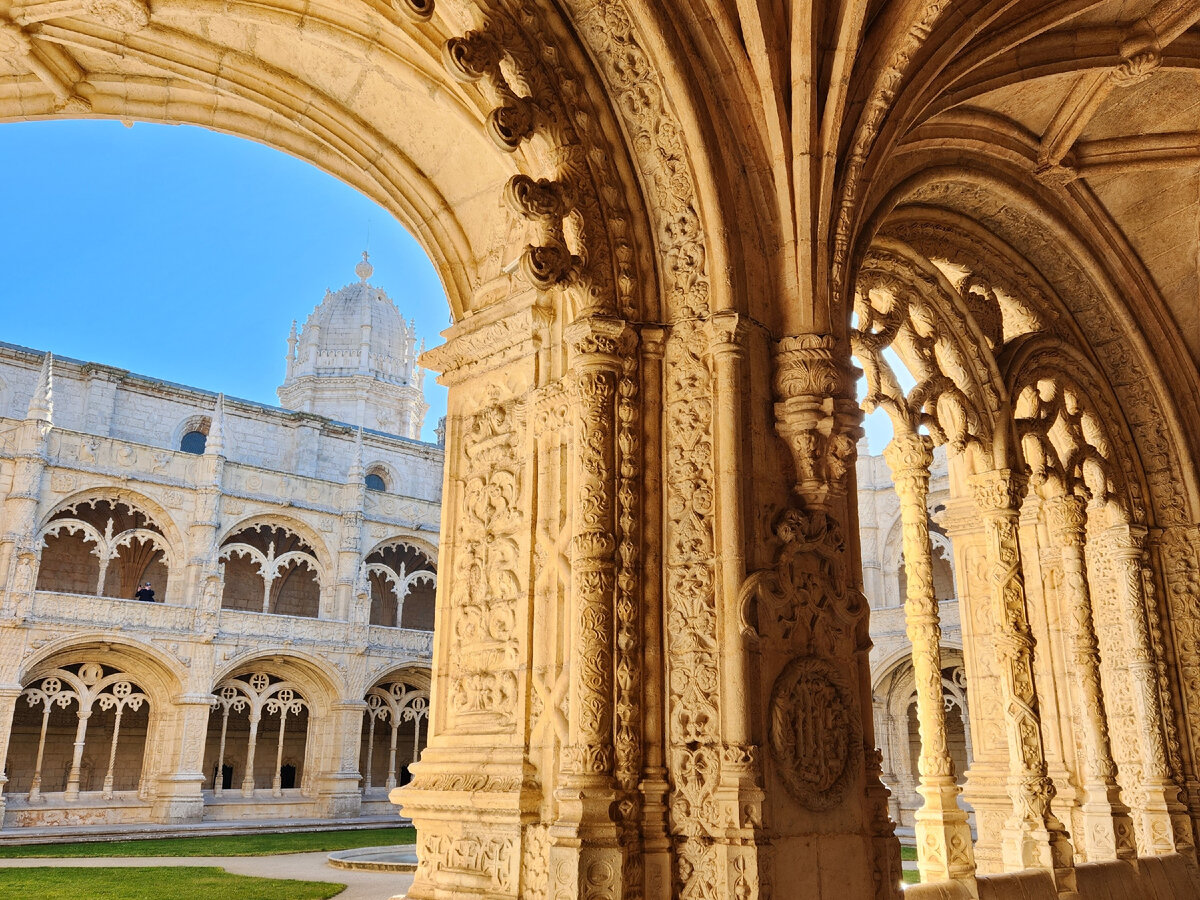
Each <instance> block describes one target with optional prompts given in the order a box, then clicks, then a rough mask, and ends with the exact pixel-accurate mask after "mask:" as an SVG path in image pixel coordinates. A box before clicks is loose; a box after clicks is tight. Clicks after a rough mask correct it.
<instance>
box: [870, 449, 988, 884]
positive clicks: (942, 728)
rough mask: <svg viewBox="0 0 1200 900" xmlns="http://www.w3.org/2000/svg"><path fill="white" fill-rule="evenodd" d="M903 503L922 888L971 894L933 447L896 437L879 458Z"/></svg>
mask: <svg viewBox="0 0 1200 900" xmlns="http://www.w3.org/2000/svg"><path fill="white" fill-rule="evenodd" d="M883 456H884V459H885V460H886V461H887V464H888V468H889V469H891V472H892V480H893V481H894V482H895V485H896V493H897V494H898V495H899V497H900V521H901V524H902V527H903V540H904V571H905V575H906V576H907V583H908V596H907V597H905V601H904V616H905V621H906V623H907V626H908V639H909V641H910V642H911V643H912V664H913V672H914V676H915V679H916V686H917V722H918V724H919V726H920V732H921V755H920V758H919V761H918V768H919V772H920V785H919V787H918V788H917V790H918V791H919V792H920V794H921V796H922V797H924V798H925V803H924V805H923V806H922V807H921V808H920V809H919V810H917V812H916V815H915V819H916V837H917V862H918V864H919V866H920V870H921V880H922V881H947V880H953V881H959V882H962V883H963V884H965V885H967V886H968V889H969V890H970V891H971V892H972V893H974V892H975V890H976V888H975V860H974V856H973V854H972V847H971V829H970V827H969V826H968V824H967V814H966V812H965V811H963V810H962V809H961V808H959V805H958V794H959V787H958V782H957V780H956V779H955V772H954V761H953V760H952V759H951V758H950V748H949V745H948V744H947V741H946V706H945V702H944V700H943V688H942V650H941V640H942V628H941V622H940V620H939V615H938V601H937V597H936V596H935V595H934V590H933V545H932V544H931V543H930V540H929V511H928V500H929V467H930V466H931V465H932V464H933V450H932V446H931V442H930V439H929V438H927V437H923V436H921V435H897V436H896V437H894V438H893V439H892V441H891V442H890V443H889V444H888V445H887V448H886V449H885V450H884V451H883Z"/></svg>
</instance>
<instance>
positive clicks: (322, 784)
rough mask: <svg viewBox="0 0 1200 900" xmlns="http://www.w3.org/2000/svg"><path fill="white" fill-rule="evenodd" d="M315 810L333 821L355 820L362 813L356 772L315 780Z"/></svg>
mask: <svg viewBox="0 0 1200 900" xmlns="http://www.w3.org/2000/svg"><path fill="white" fill-rule="evenodd" d="M317 785H318V786H317V808H318V810H319V811H320V815H322V816H324V817H326V818H334V819H353V818H357V817H358V815H359V813H360V812H362V790H361V789H360V788H359V777H358V773H357V772H353V773H350V772H339V773H338V774H336V775H325V776H323V777H321V778H318V779H317Z"/></svg>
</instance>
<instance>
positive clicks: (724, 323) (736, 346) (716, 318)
mask: <svg viewBox="0 0 1200 900" xmlns="http://www.w3.org/2000/svg"><path fill="white" fill-rule="evenodd" d="M750 327H751V326H750V322H749V320H747V318H746V317H745V316H743V315H740V314H739V313H736V312H734V311H733V310H725V311H723V312H719V313H715V314H714V315H713V316H712V318H710V319H709V320H708V352H709V353H712V354H713V355H714V356H724V355H726V354H729V355H735V356H741V355H742V354H744V353H745V352H746V337H747V335H749V334H750Z"/></svg>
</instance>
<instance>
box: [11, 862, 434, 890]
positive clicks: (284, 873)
mask: <svg viewBox="0 0 1200 900" xmlns="http://www.w3.org/2000/svg"><path fill="white" fill-rule="evenodd" d="M328 856H329V853H328V851H325V850H321V851H318V852H316V853H284V854H277V855H275V856H115V857H108V858H100V857H88V858H86V859H60V858H43V859H0V869H10V868H29V867H33V866H54V867H56V868H63V867H68V866H78V867H87V868H100V867H104V866H122V867H124V866H129V867H134V866H218V867H219V868H222V869H224V870H225V871H227V872H229V873H231V874H234V875H257V876H259V877H262V878H297V879H299V880H301V881H332V882H335V883H339V884H344V885H346V890H344V891H342V893H340V894H338V895H337V900H388V898H390V897H395V896H397V895H400V894H403V893H404V892H405V891H406V890H408V887H409V885H411V884H412V882H413V876H412V875H405V874H402V873H396V872H384V873H377V872H355V871H348V870H346V869H335V868H333V867H332V866H330V865H328V864H327V863H326V858H327V857H328ZM186 889H187V886H186V885H180V890H181V895H183V894H186Z"/></svg>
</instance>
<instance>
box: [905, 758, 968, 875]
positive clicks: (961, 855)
mask: <svg viewBox="0 0 1200 900" xmlns="http://www.w3.org/2000/svg"><path fill="white" fill-rule="evenodd" d="M917 790H918V792H919V793H920V794H921V796H923V797H924V798H925V802H924V804H923V805H922V806H921V808H920V809H918V810H917V811H916V814H915V816H914V819H915V820H916V828H915V831H916V838H917V865H918V866H919V868H920V871H921V880H922V881H957V882H959V883H961V884H963V885H965V886H966V887H967V889H968V890H970V891H971V893H972V895H974V894H975V892H976V889H975V855H974V852H973V846H972V842H971V826H970V825H969V824H968V823H967V814H966V812H965V811H964V810H963V809H962V808H960V807H959V805H958V793H959V788H958V784H957V783H956V782H955V781H954V779H952V778H947V779H944V780H938V781H930V782H926V783H924V784H922V785H921V786H920V787H919V788H918V789H917Z"/></svg>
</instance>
